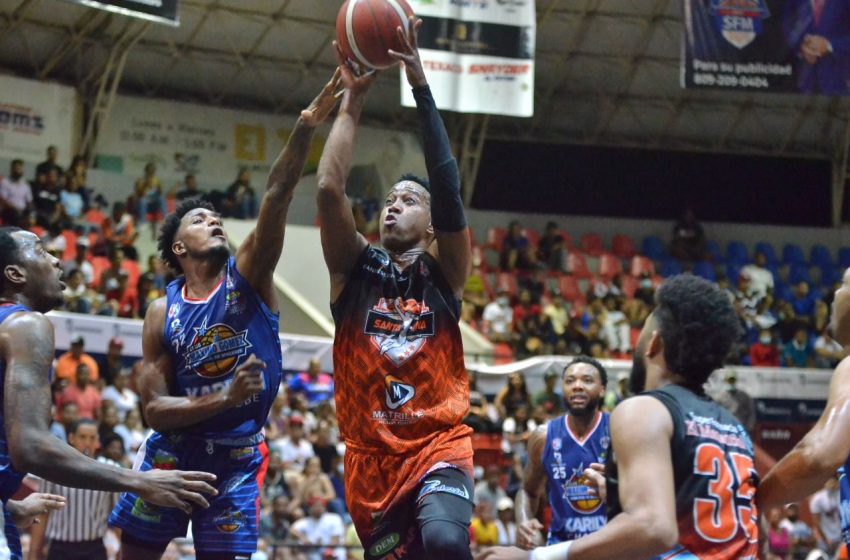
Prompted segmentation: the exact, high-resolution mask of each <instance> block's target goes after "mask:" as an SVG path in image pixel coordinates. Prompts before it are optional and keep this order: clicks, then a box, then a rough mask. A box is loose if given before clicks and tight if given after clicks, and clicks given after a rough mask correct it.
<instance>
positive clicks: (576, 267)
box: [463, 214, 850, 368]
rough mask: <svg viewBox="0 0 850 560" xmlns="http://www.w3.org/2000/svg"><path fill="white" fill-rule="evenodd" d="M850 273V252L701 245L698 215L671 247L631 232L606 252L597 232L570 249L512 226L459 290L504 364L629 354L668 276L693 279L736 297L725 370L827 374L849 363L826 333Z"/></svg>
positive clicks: (550, 234) (564, 238)
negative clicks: (736, 326)
mask: <svg viewBox="0 0 850 560" xmlns="http://www.w3.org/2000/svg"><path fill="white" fill-rule="evenodd" d="M848 266H850V249H847V248H845V249H842V250H841V251H840V252H839V254H838V255H833V254H832V253H831V252H830V250H829V249H828V248H826V247H824V246H821V245H816V246H814V247H812V249H811V251H810V254H809V255H808V258H806V255H805V254H804V252H803V250H802V248H801V247H800V246H799V245H796V244H793V243H788V244H786V245H785V246H784V247H783V248H782V252H781V255H780V254H778V253H777V251H776V249H775V248H774V247H773V245H771V244H770V243H767V242H761V243H758V244H756V245H755V246H754V247H747V246H746V245H745V244H744V243H742V242H739V241H733V242H730V243H729V244H728V245H727V247H726V250H725V251H723V250H722V249H721V247H720V246H719V245H718V244H717V243H715V242H712V241H711V240H706V239H705V236H704V233H703V230H702V227H701V226H700V225H699V224H698V222H696V221H695V219H694V218H693V215H692V214H686V215H685V216H684V217H683V218H682V220H680V221H679V222H677V223H676V224H675V226H674V231H673V236H672V239H671V240H670V241H669V243H668V242H665V241H664V240H662V239H660V238H658V237H654V236H650V237H646V238H644V239H643V240H642V241H641V243H640V247H639V248H638V245H637V243H636V242H635V240H633V239H631V238H630V237H628V236H626V235H614V236H613V239H612V241H611V245H610V247H608V246H606V245H605V244H604V242H603V240H602V237H601V236H600V235H598V234H595V233H587V234H584V235H582V236H581V237H580V239H578V242H577V243H575V242H574V240H573V238H572V237H571V236H570V235H569V234H568V233H567V232H565V231H563V230H561V229H560V228H559V226H558V224H556V223H549V224H548V225H547V226H546V228H545V230H544V231H543V232H542V233H540V232H537V231H535V230H533V229H530V228H523V227H522V225H521V224H520V223H519V222H516V221H515V222H512V223H511V224H510V225H509V226H508V227H507V228H506V229H501V228H493V229H491V230H490V231H489V232H488V233H487V238H486V239H485V240H484V241H483V242H482V243H481V244H476V246H475V249H474V260H473V271H472V275H471V276H470V278H469V281H468V283H467V285H466V289H465V292H464V308H463V316H464V319H465V320H466V321H467V322H468V323H469V324H471V325H472V326H474V327H475V328H477V329H478V330H479V331H480V332H481V333H483V334H484V335H485V336H487V337H488V338H489V339H490V340H491V341H492V342H493V343H495V344H496V345H497V348H498V351H497V354H498V355H499V356H500V357H501V359H504V360H512V359H520V358H525V357H529V356H535V355H543V354H574V353H579V352H581V353H584V354H588V355H591V356H593V357H596V358H624V359H627V358H629V357H630V355H631V354H632V352H633V350H634V346H635V342H636V339H637V335H638V333H639V332H640V327H641V325H642V324H643V322H644V320H645V319H646V317H647V315H648V314H649V313H650V312H651V311H652V308H653V305H654V301H653V298H654V292H655V288H656V287H657V286H658V285H659V284H660V283H661V282H662V281H663V279H664V278H665V277H668V276H672V275H675V274H681V273H684V272H688V273H691V274H694V275H697V276H701V277H703V278H706V279H708V280H711V281H714V282H717V283H718V284H719V285H720V286H721V287H722V288H723V289H725V290H726V291H727V293H728V294H729V298H730V300H731V301H732V302H733V303H734V305H735V309H736V310H737V312H738V316H739V318H740V321H741V327H742V329H741V332H742V336H741V338H740V340H739V341H738V343H737V344H736V345H735V347H734V349H733V352H732V355H730V356H729V363H732V364H741V365H753V366H770V367H801V368H802V367H818V368H831V367H834V366H835V365H836V364H837V363H838V361H839V360H840V359H841V358H842V357H843V356H844V352H843V349H842V347H841V345H839V344H838V343H837V342H836V341H835V340H833V339H832V337H831V336H830V332H829V329H828V325H829V313H830V303H831V298H832V294H833V293H834V291H835V289H836V287H837V286H838V285H839V284H840V282H841V276H842V271H843V270H844V269H845V268H846V267H848Z"/></svg>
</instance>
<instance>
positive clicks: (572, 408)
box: [564, 397, 602, 418]
mask: <svg viewBox="0 0 850 560" xmlns="http://www.w3.org/2000/svg"><path fill="white" fill-rule="evenodd" d="M601 403H602V397H596V398H590V397H588V398H587V402H586V403H585V404H582V405H578V406H576V405H571V404H570V403H569V402H564V405H565V406H566V407H567V412H568V413H569V414H570V416H574V417H576V418H588V417H592V416H593V415H594V414H596V411H597V410H599V405H600V404H601Z"/></svg>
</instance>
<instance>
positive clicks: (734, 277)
mask: <svg viewBox="0 0 850 560" xmlns="http://www.w3.org/2000/svg"><path fill="white" fill-rule="evenodd" d="M742 268H744V267H743V266H741V265H740V263H734V262H730V263H728V264H727V265H726V278H727V280H729V285H730V286H732V287H734V286H735V285H736V284H737V283H738V276H740V275H741V269H742Z"/></svg>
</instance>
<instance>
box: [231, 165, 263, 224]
mask: <svg viewBox="0 0 850 560" xmlns="http://www.w3.org/2000/svg"><path fill="white" fill-rule="evenodd" d="M225 215H226V216H230V217H233V218H239V219H243V220H244V219H249V218H256V217H257V194H256V193H255V192H254V188H253V187H252V186H251V170H250V169H248V168H247V167H242V168H240V169H239V174H238V175H237V176H236V180H235V181H233V183H231V184H230V186H229V187H227V193H226V198H225Z"/></svg>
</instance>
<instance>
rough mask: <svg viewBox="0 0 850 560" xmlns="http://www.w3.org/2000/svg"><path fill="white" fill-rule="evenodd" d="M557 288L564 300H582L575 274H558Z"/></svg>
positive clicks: (582, 296) (582, 295)
mask: <svg viewBox="0 0 850 560" xmlns="http://www.w3.org/2000/svg"><path fill="white" fill-rule="evenodd" d="M558 290H559V291H560V292H561V297H563V298H564V300H565V301H569V302H571V303H572V302H576V301H583V300H584V294H582V292H581V290H580V289H579V286H578V280H577V279H576V277H575V276H570V275H568V274H562V275H561V276H559V277H558Z"/></svg>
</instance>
